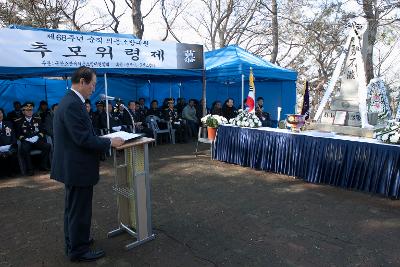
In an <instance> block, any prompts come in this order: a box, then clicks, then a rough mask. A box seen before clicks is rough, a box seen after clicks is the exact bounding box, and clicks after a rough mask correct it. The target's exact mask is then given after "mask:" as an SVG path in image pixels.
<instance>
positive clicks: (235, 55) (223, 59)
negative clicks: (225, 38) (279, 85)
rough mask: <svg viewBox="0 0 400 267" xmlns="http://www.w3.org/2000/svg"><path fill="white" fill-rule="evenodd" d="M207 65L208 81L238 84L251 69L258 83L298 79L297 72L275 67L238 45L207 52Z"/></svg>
mask: <svg viewBox="0 0 400 267" xmlns="http://www.w3.org/2000/svg"><path fill="white" fill-rule="evenodd" d="M205 65H206V77H207V80H215V81H219V82H238V81H240V80H241V75H242V74H244V75H245V77H248V76H249V71H250V67H252V68H253V73H254V77H255V79H256V80H258V81H260V80H292V81H295V80H296V79H297V72H296V71H293V70H288V69H285V68H282V67H279V66H277V65H274V64H272V63H271V62H269V61H266V60H264V59H262V58H260V57H257V56H255V55H253V54H251V53H249V52H247V51H246V50H244V49H243V48H240V47H239V46H236V45H229V46H227V47H224V48H221V49H217V50H213V51H210V52H206V53H205ZM247 79H248V78H247Z"/></svg>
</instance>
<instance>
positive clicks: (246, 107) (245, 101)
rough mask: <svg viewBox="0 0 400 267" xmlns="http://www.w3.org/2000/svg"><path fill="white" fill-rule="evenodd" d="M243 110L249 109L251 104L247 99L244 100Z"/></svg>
mask: <svg viewBox="0 0 400 267" xmlns="http://www.w3.org/2000/svg"><path fill="white" fill-rule="evenodd" d="M241 108H242V107H239V108H238V109H241ZM243 110H247V111H249V106H248V105H247V99H245V100H243Z"/></svg>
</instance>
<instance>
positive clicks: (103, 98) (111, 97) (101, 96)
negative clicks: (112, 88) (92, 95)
mask: <svg viewBox="0 0 400 267" xmlns="http://www.w3.org/2000/svg"><path fill="white" fill-rule="evenodd" d="M100 98H101V99H102V100H106V99H107V100H114V99H115V97H113V96H109V95H108V96H106V95H105V94H100Z"/></svg>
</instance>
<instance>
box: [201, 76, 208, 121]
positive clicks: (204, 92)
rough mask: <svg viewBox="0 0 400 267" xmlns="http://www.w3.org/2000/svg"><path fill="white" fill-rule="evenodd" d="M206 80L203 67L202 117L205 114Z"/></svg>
mask: <svg viewBox="0 0 400 267" xmlns="http://www.w3.org/2000/svg"><path fill="white" fill-rule="evenodd" d="M206 83H207V80H206V70H205V69H203V93H202V98H203V107H202V108H203V117H204V116H206V115H207V108H206V107H207V94H206V90H207V88H206V87H207V85H206Z"/></svg>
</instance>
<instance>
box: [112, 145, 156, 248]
mask: <svg viewBox="0 0 400 267" xmlns="http://www.w3.org/2000/svg"><path fill="white" fill-rule="evenodd" d="M151 142H154V139H152V138H147V137H142V138H140V139H136V140H134V141H131V142H128V143H125V144H124V145H122V146H120V147H118V148H113V155H114V172H115V175H114V177H115V180H114V185H113V190H114V191H115V192H116V193H117V206H118V228H117V229H115V230H112V231H110V232H109V233H108V237H113V236H116V235H119V234H121V233H124V232H127V233H128V234H130V235H132V236H134V237H135V238H136V241H135V242H133V243H130V244H128V245H126V246H125V248H126V249H131V248H134V247H136V246H139V245H141V244H143V243H145V242H147V241H150V240H153V239H154V238H155V235H154V234H153V233H152V226H151V195H150V176H149V147H148V144H149V143H151ZM120 151H123V154H122V155H121V152H120Z"/></svg>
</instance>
